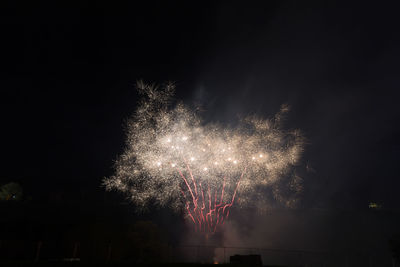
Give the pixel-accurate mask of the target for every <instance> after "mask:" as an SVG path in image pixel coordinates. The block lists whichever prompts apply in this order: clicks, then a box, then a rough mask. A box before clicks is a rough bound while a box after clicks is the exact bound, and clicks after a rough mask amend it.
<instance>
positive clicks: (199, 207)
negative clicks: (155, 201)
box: [177, 163, 247, 233]
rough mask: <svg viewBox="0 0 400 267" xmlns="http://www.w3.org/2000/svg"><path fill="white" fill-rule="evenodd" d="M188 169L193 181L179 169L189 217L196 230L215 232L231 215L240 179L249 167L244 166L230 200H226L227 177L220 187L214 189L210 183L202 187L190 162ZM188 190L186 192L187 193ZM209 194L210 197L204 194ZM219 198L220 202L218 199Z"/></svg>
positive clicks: (187, 165)
mask: <svg viewBox="0 0 400 267" xmlns="http://www.w3.org/2000/svg"><path fill="white" fill-rule="evenodd" d="M186 168H187V171H188V173H189V175H190V178H191V181H192V183H191V184H190V183H189V182H188V179H187V178H186V176H185V175H184V174H183V173H182V172H181V171H180V170H179V169H177V171H178V173H179V175H180V176H181V177H182V179H183V181H184V183H185V185H186V190H184V189H182V188H180V191H181V193H182V196H183V198H184V200H185V208H186V211H187V215H188V217H189V218H190V219H191V221H192V222H193V224H194V227H195V230H196V231H199V232H204V233H215V232H216V231H217V229H218V227H220V226H221V225H223V224H225V221H226V220H227V219H228V217H229V212H230V208H231V207H232V206H233V204H234V202H235V197H236V194H237V192H238V188H239V185H240V181H241V180H242V178H243V176H244V174H245V172H246V169H247V167H245V168H244V170H243V172H242V174H241V175H240V177H239V179H238V181H237V182H236V185H235V187H234V188H235V189H234V191H233V193H232V198H231V199H230V201H228V202H224V195H225V193H226V192H225V185H226V177H225V176H224V178H223V183H222V186H221V187H220V189H218V188H216V189H215V190H212V189H211V188H210V184H207V188H204V189H203V187H202V184H201V182H200V183H199V184H198V185H197V182H196V179H195V177H194V176H193V173H192V171H191V169H190V166H189V164H187V163H186ZM185 191H186V193H185ZM187 193H188V194H190V196H191V200H190V197H189V198H188V197H186V194H187ZM205 194H206V195H208V199H206V198H205V197H204V195H205ZM218 198H219V203H218V201H217V199H218Z"/></svg>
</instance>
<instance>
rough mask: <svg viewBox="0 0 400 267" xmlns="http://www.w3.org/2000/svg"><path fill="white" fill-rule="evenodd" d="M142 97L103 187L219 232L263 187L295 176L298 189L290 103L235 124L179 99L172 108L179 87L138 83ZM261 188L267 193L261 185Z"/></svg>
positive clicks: (298, 148) (297, 144)
mask: <svg viewBox="0 0 400 267" xmlns="http://www.w3.org/2000/svg"><path fill="white" fill-rule="evenodd" d="M137 87H138V90H139V92H140V93H141V94H142V96H143V99H142V101H141V102H140V104H139V105H138V109H137V111H136V113H135V114H134V115H133V116H132V117H131V119H130V120H129V121H128V127H127V142H126V148H125V151H124V153H123V154H122V155H121V156H120V157H119V158H118V160H117V161H116V165H115V166H116V167H115V169H116V170H115V175H114V176H112V177H109V178H106V179H105V180H104V183H105V185H106V188H107V189H109V190H112V189H117V190H120V191H122V192H124V193H126V194H127V195H128V197H129V198H130V199H131V200H132V202H134V203H135V204H136V205H138V206H140V207H143V208H145V207H147V206H148V205H149V204H150V203H151V204H156V205H160V206H165V205H168V206H170V207H172V208H174V209H176V210H182V209H183V210H184V211H185V213H186V215H187V217H188V219H189V220H190V221H192V222H193V224H194V225H195V228H196V230H197V231H202V232H207V233H210V232H215V231H217V230H218V228H219V227H220V226H221V225H223V224H224V223H225V221H226V220H227V219H228V217H229V213H230V210H231V207H232V206H233V205H234V204H235V205H241V206H248V205H251V204H252V203H253V201H254V200H255V199H257V202H259V201H262V200H265V199H264V197H263V194H260V193H258V194H257V193H256V192H260V189H265V188H272V189H273V190H272V192H273V195H274V198H275V199H276V200H279V201H282V199H283V198H284V197H282V194H281V193H280V188H279V187H277V186H276V185H277V184H278V182H279V181H280V180H282V178H283V177H288V176H290V177H292V178H290V179H289V180H287V178H286V180H287V181H288V184H287V185H288V186H290V187H292V188H293V187H295V191H298V190H299V189H300V188H301V184H300V183H299V178H298V177H297V176H296V175H292V170H293V168H294V166H295V165H296V164H297V163H298V162H299V159H300V156H301V153H302V150H303V138H302V136H301V134H300V133H299V131H297V130H294V131H284V130H282V129H281V121H282V117H283V115H284V113H285V112H287V111H288V107H287V106H282V108H281V110H280V112H279V113H278V114H276V115H275V116H274V117H273V118H272V119H269V120H266V119H261V118H259V117H256V116H252V117H247V118H245V119H243V120H241V121H240V122H239V123H238V125H237V126H235V127H234V128H233V127H223V126H221V125H220V124H217V123H215V124H204V123H203V122H202V121H201V119H200V118H199V116H198V115H197V114H196V113H195V112H194V111H192V110H191V109H189V108H188V107H186V106H185V105H183V104H181V103H179V104H176V105H174V106H173V107H171V105H170V103H171V98H172V96H173V93H174V86H173V85H172V84H168V85H166V86H164V87H163V88H162V89H158V88H157V87H156V86H154V85H147V84H144V83H142V82H138V86H137ZM261 191H262V190H261Z"/></svg>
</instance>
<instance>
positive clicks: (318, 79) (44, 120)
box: [0, 1, 400, 209]
mask: <svg viewBox="0 0 400 267" xmlns="http://www.w3.org/2000/svg"><path fill="white" fill-rule="evenodd" d="M55 2H57V3H55ZM133 2H135V1H131V4H130V5H118V4H117V3H115V1H114V2H113V1H109V2H101V1H97V2H86V1H78V2H76V3H72V2H69V1H66V2H65V3H59V1H52V2H47V3H45V2H41V3H38V2H36V1H33V2H30V3H24V4H18V3H14V1H9V3H8V4H7V3H5V4H2V5H4V6H5V8H2V9H0V12H1V16H0V20H1V33H0V34H1V44H2V48H1V55H2V56H1V66H2V67H1V79H0V83H1V97H0V101H1V105H0V106H1V112H0V114H1V115H0V116H1V117H0V118H1V132H2V136H3V137H2V138H1V148H2V149H1V151H2V164H1V166H2V171H1V175H0V184H4V183H7V182H10V181H17V182H19V183H20V184H21V185H22V186H23V188H24V191H25V194H26V195H29V196H31V197H32V198H33V199H48V197H49V195H51V194H62V197H63V198H64V199H66V200H69V199H75V198H78V199H79V198H80V197H81V196H82V194H84V195H85V196H86V199H88V198H89V199H92V200H94V199H97V198H99V197H101V196H103V195H104V194H109V193H105V192H104V189H103V188H102V187H101V180H102V179H103V177H106V176H109V175H111V174H112V173H113V161H114V160H115V159H116V157H117V155H118V154H120V153H121V152H122V151H123V147H124V139H125V134H124V124H125V121H126V119H127V118H128V117H129V116H130V114H132V113H133V112H134V110H135V108H136V103H137V101H138V95H137V92H136V90H135V82H136V80H139V79H143V80H145V81H148V82H156V83H159V84H162V83H163V82H165V81H168V80H171V81H175V82H176V86H177V94H176V98H177V99H181V100H183V101H184V102H185V103H188V104H201V105H202V107H203V108H204V118H205V120H206V121H221V122H227V123H230V122H233V121H235V120H237V118H238V116H240V115H245V114H254V113H257V114H259V115H261V116H263V117H270V116H273V114H275V113H276V112H277V111H278V110H279V107H280V105H281V104H283V103H288V104H289V105H290V106H291V112H290V113H289V115H288V120H287V122H286V127H287V128H288V129H292V128H298V129H301V130H302V132H303V133H304V135H305V136H306V138H307V146H306V150H305V154H304V157H303V165H305V166H308V170H309V171H308V172H304V173H303V174H302V176H303V178H304V183H305V186H304V188H305V192H304V196H303V200H302V202H301V203H302V204H301V205H302V207H303V208H327V209H328V208H334V209H366V208H368V203H369V202H371V201H373V202H378V203H381V204H383V206H384V207H385V208H389V209H398V208H399V203H400V197H399V196H400V194H398V188H399V186H400V182H399V175H398V173H399V171H398V163H399V160H398V159H399V156H398V155H399V153H400V141H399V134H400V126H399V115H400V112H399V109H398V106H399V104H398V101H399V96H400V94H399V92H398V87H399V85H400V81H399V78H398V77H399V76H398V75H399V71H400V68H399V62H400V50H399V45H400V40H399V39H400V37H399V36H400V35H399V26H400V25H399V22H398V14H397V8H396V7H395V6H389V5H387V4H380V3H378V2H376V1H375V2H371V4H367V3H361V2H360V3H354V4H349V3H347V1H346V2H344V3H342V4H335V3H330V4H325V3H320V2H321V1H315V2H309V3H307V4H306V3H304V2H301V3H300V2H284V1H263V2H262V3H261V2H258V3H252V4H250V3H247V2H246V3H245V1H244V2H242V3H238V2H231V1H225V2H220V1H198V2H193V1H181V2H170V1H143V3H142V4H136V3H133ZM378 4H379V5H378ZM82 201H83V200H82Z"/></svg>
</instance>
